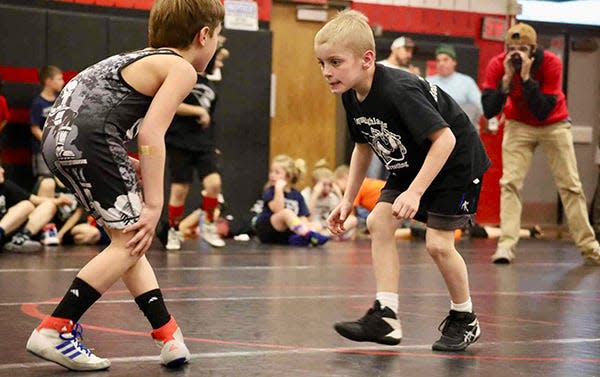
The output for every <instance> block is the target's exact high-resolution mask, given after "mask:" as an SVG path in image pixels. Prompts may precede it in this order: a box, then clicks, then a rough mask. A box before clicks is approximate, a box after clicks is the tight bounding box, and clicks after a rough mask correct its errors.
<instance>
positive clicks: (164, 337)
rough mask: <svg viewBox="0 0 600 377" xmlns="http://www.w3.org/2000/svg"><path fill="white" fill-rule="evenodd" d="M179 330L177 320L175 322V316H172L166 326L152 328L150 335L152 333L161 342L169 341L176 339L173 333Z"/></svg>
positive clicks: (153, 337)
mask: <svg viewBox="0 0 600 377" xmlns="http://www.w3.org/2000/svg"><path fill="white" fill-rule="evenodd" d="M175 331H177V322H175V317H173V316H171V319H170V320H169V322H167V323H166V324H165V325H164V326H162V327H160V328H158V329H155V330H152V332H151V333H150V335H152V339H155V340H158V341H160V342H163V344H164V343H167V342H168V341H169V340H172V339H174V338H173V334H174V333H175Z"/></svg>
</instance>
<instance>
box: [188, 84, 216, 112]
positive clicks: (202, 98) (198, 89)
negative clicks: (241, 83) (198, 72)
mask: <svg viewBox="0 0 600 377" xmlns="http://www.w3.org/2000/svg"><path fill="white" fill-rule="evenodd" d="M190 95H192V96H194V98H195V99H196V102H197V103H198V105H200V106H202V107H203V108H204V109H205V110H207V111H209V112H210V109H211V104H212V102H213V101H214V100H215V97H216V94H215V91H214V90H213V89H212V88H211V87H210V86H208V85H206V84H204V83H201V82H200V83H197V84H196V85H194V88H193V89H192V92H191V93H190Z"/></svg>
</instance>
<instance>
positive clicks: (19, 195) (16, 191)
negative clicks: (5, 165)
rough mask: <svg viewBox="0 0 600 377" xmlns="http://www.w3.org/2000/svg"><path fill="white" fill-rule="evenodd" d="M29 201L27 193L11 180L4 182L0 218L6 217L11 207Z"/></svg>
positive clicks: (0, 196) (0, 189)
mask: <svg viewBox="0 0 600 377" xmlns="http://www.w3.org/2000/svg"><path fill="white" fill-rule="evenodd" d="M28 199H29V193H28V192H27V191H25V190H23V189H22V188H21V187H19V186H18V185H17V184H15V183H13V182H11V181H9V180H4V182H3V183H0V217H2V216H4V215H5V214H6V212H7V211H8V209H9V208H10V207H12V206H14V205H15V204H17V203H19V202H20V201H23V200H28Z"/></svg>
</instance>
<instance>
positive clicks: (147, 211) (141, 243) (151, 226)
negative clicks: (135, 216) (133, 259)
mask: <svg viewBox="0 0 600 377" xmlns="http://www.w3.org/2000/svg"><path fill="white" fill-rule="evenodd" d="M160 212H161V210H160V208H153V207H144V208H143V209H142V213H141V214H140V218H139V220H138V221H137V222H136V223H135V224H133V225H130V226H128V227H126V228H125V229H123V233H129V232H135V235H134V236H133V237H132V238H131V239H130V240H129V242H127V245H126V246H127V247H128V248H133V250H131V252H130V254H131V255H142V254H144V253H145V252H146V251H147V250H148V249H149V248H150V245H151V244H152V238H153V237H154V232H155V230H156V224H157V223H158V219H159V218H160Z"/></svg>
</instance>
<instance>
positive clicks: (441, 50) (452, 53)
mask: <svg viewBox="0 0 600 377" xmlns="http://www.w3.org/2000/svg"><path fill="white" fill-rule="evenodd" d="M439 54H446V55H448V56H449V57H451V58H452V59H454V60H456V50H454V47H452V45H439V46H438V48H436V49H435V56H436V57H437V56H438V55H439Z"/></svg>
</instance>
